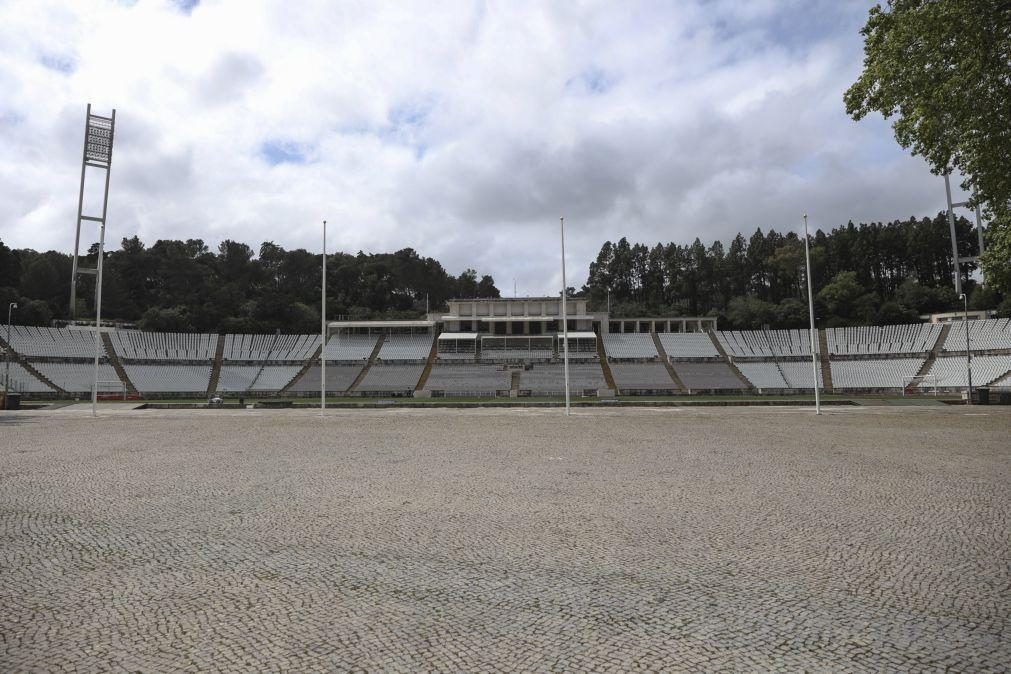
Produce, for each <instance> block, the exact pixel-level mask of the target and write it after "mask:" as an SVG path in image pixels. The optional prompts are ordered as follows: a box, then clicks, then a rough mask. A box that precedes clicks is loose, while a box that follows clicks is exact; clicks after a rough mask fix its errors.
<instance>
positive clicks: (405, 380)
mask: <svg viewBox="0 0 1011 674" xmlns="http://www.w3.org/2000/svg"><path fill="white" fill-rule="evenodd" d="M429 343H431V342H429ZM426 355H427V354H426ZM424 369H425V366H424V365H404V364H394V363H383V364H378V365H373V366H372V367H370V368H369V371H368V372H366V373H365V376H364V377H363V378H362V380H361V381H360V382H359V383H358V386H357V387H356V388H355V390H356V391H361V392H363V393H390V394H393V393H396V394H400V395H409V394H410V393H411V392H413V391H414V387H415V386H417V385H418V380H419V379H421V373H422V372H423V371H424Z"/></svg>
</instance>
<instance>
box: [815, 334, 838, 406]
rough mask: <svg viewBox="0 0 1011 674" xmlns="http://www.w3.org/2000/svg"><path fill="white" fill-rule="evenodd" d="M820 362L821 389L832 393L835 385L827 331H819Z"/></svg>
mask: <svg viewBox="0 0 1011 674" xmlns="http://www.w3.org/2000/svg"><path fill="white" fill-rule="evenodd" d="M818 352H819V353H818V360H819V361H821V387H822V388H823V389H824V390H825V392H826V393H832V391H834V390H835V385H834V384H833V383H832V364H831V363H829V360H828V337H827V336H826V335H825V330H823V329H822V330H818Z"/></svg>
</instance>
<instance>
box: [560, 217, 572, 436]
mask: <svg viewBox="0 0 1011 674" xmlns="http://www.w3.org/2000/svg"><path fill="white" fill-rule="evenodd" d="M558 220H559V223H560V225H561V229H562V359H563V362H564V364H565V365H564V368H563V369H564V371H565V416H569V312H568V310H567V309H566V306H565V296H566V295H567V294H568V288H567V287H566V285H565V283H566V282H565V218H558Z"/></svg>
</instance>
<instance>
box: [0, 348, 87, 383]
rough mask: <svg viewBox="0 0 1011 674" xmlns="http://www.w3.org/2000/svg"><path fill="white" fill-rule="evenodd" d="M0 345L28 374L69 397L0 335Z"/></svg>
mask: <svg viewBox="0 0 1011 674" xmlns="http://www.w3.org/2000/svg"><path fill="white" fill-rule="evenodd" d="M0 346H2V347H3V349H4V351H5V352H6V353H9V354H10V355H11V356H10V357H11V360H12V361H14V362H15V363H18V364H19V365H21V367H23V368H25V369H26V370H28V373H29V374H31V375H32V376H33V377H35V378H36V379H38V380H39V381H41V382H42V383H43V384H45V385H46V386H48V387H49V388H51V389H53V390H54V391H56V393H58V394H59V395H60V397H64V398H69V397H70V394H69V393H67V392H66V390H64V389H62V388H60V387H59V386H57V385H56V384H54V383H53V382H52V380H51V379H49V377H47V376H46V375H44V374H42V373H41V372H39V371H38V370H36V369H35V367H34V366H33V365H32V364H31V363H29V362H28V361H27V360H25V357H24V356H22V355H21V354H20V353H18V352H17V351H15V350H14V349H12V348H11V346H10V344H8V343H7V342H6V341H5V340H4V339H3V337H0Z"/></svg>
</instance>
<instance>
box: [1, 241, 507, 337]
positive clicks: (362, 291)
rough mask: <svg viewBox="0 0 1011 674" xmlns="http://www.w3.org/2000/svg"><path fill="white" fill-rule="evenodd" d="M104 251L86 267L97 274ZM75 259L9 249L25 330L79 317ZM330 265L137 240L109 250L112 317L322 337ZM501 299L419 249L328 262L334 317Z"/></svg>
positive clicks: (5, 263) (90, 294) (105, 303)
mask: <svg viewBox="0 0 1011 674" xmlns="http://www.w3.org/2000/svg"><path fill="white" fill-rule="evenodd" d="M97 259H98V250H97V245H96V246H92V247H91V250H90V251H89V254H88V256H87V257H86V258H83V259H82V260H81V261H80V265H81V266H82V267H92V268H93V267H95V265H96V262H97ZM72 266H73V260H72V256H71V255H67V254H65V253H59V252H55V251H49V252H46V253H38V252H35V251H33V250H25V249H21V250H11V249H10V248H8V247H6V246H5V245H4V244H3V243H2V242H0V301H2V302H3V305H4V306H6V304H7V302H18V303H19V308H18V310H17V312H16V313H15V321H14V322H16V323H21V324H25V325H49V324H50V323H51V322H52V321H53V320H54V319H56V320H58V319H64V318H67V317H68V316H69V303H70V276H71V273H72ZM321 268H322V258H321V256H320V254H319V253H311V252H309V251H306V250H304V249H301V248H299V249H296V250H285V249H284V248H281V247H280V246H278V245H276V244H274V243H271V242H265V243H263V244H262V245H261V246H260V249H259V253H258V254H257V252H256V251H254V250H253V249H252V248H251V247H249V246H248V245H246V244H244V243H239V242H236V241H224V242H222V243H221V244H220V245H219V246H218V248H217V251H212V250H210V249H209V248H208V246H207V245H206V244H205V243H204V242H203V241H201V240H200V239H188V240H186V241H171V240H161V241H157V242H156V243H155V244H154V245H152V246H150V247H147V246H145V245H144V244H143V242H141V241H140V239H138V238H137V237H136V236H135V237H132V238H129V239H123V241H122V242H121V245H120V248H119V249H118V250H113V251H107V252H106V257H105V265H104V272H103V273H104V280H103V284H102V319H103V321H105V320H106V319H108V320H122V321H127V322H131V323H136V324H137V325H138V326H139V327H141V328H142V329H145V330H165V331H178V332H187V331H218V332H226V333H227V332H231V333H243V332H249V333H254V332H274V331H275V330H280V331H281V332H285V333H310V332H316V331H318V330H319V324H320V313H319V301H320V281H321V277H322V276H321V273H320V272H321ZM79 278H80V280H79V284H78V294H77V297H78V300H77V302H78V311H77V315H78V317H82V318H84V317H92V318H93V317H94V293H95V291H94V277H93V276H84V275H82V276H80V277H79ZM458 296H468V297H498V296H499V291H498V289H497V288H496V287H495V282H494V280H493V279H492V278H491V276H487V275H485V276H478V274H477V272H476V271H474V270H473V269H467V270H466V271H464V272H463V273H461V274H460V275H459V276H451V275H450V274H449V273H447V272H446V270H445V269H444V268H443V267H442V265H441V264H440V263H439V262H438V261H437V260H434V259H432V258H430V257H421V256H420V255H418V253H417V252H416V251H414V250H412V249H410V248H405V249H403V250H399V251H397V252H395V253H380V254H365V253H361V252H360V253H358V254H357V255H349V254H346V253H333V254H328V255H327V317H328V318H331V319H337V318H338V317H346V318H373V319H376V318H416V317H419V316H421V315H423V314H424V312H425V306H426V301H427V302H428V304H429V305H430V306H431V307H432V308H433V309H436V308H440V307H442V306H443V305H445V303H446V300H447V299H449V298H451V297H458Z"/></svg>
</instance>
